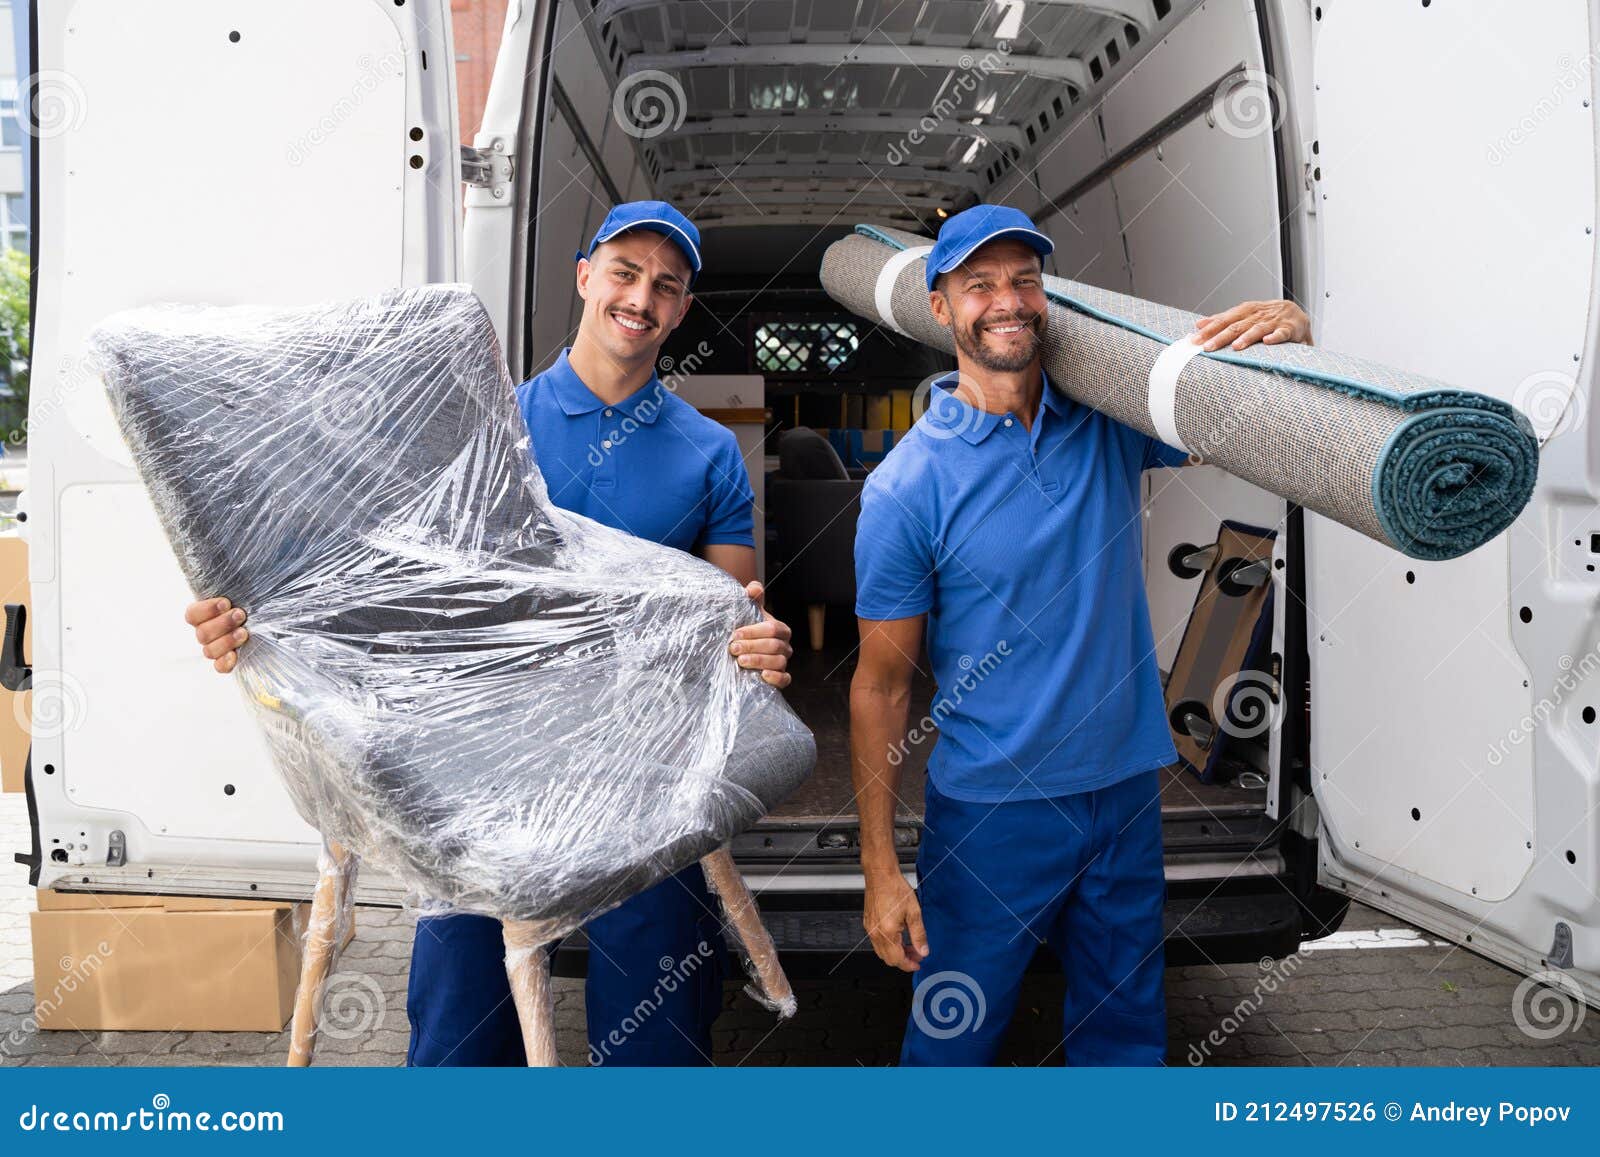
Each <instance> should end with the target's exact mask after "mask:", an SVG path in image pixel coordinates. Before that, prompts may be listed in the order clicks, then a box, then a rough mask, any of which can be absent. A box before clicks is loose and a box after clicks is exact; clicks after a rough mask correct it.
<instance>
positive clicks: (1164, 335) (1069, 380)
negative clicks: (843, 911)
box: [822, 225, 1539, 560]
mask: <svg viewBox="0 0 1600 1157" xmlns="http://www.w3.org/2000/svg"><path fill="white" fill-rule="evenodd" d="M929 244H930V242H929V240H928V238H926V237H919V236H917V235H916V234H913V233H905V232H901V231H899V230H896V229H887V228H879V227H876V226H871V225H860V226H857V228H856V231H855V232H854V233H853V234H851V235H850V236H848V237H845V238H843V239H841V240H839V241H836V242H835V243H834V244H833V245H831V246H829V247H828V250H827V253H826V254H825V255H824V257H823V261H822V284H823V287H824V288H825V289H826V290H827V291H828V293H829V294H830V295H832V297H833V298H834V300H836V301H838V302H839V303H840V304H841V305H843V306H845V307H846V308H847V309H850V310H851V311H852V312H854V313H857V314H860V315H861V316H862V317H865V318H867V319H868V320H870V321H873V322H877V323H879V324H882V325H886V326H888V327H889V328H891V329H894V330H896V331H897V332H899V333H903V334H905V335H906V336H907V337H910V338H913V339H915V340H917V341H920V342H923V343H925V344H927V345H931V346H935V347H937V348H939V349H943V350H945V351H946V352H951V353H953V352H954V350H955V342H954V339H953V338H952V337H951V334H950V331H949V330H947V329H946V328H944V327H943V326H941V325H940V324H939V323H938V322H937V321H935V320H934V317H933V313H932V311H931V310H930V309H929V306H928V292H927V287H926V281H925V273H924V270H925V265H926V262H925V257H926V252H927V247H928V245H929ZM1045 293H1046V296H1047V298H1048V299H1049V321H1048V328H1047V331H1046V337H1045V345H1044V358H1043V361H1044V368H1045V372H1046V373H1047V374H1048V375H1049V376H1050V380H1051V381H1052V382H1053V383H1054V384H1055V385H1056V386H1058V387H1059V388H1060V389H1061V390H1062V391H1063V392H1064V393H1066V394H1067V395H1068V396H1069V397H1071V398H1072V399H1073V400H1074V401H1077V402H1081V403H1083V404H1084V405H1087V406H1091V407H1093V408H1094V409H1097V410H1099V411H1101V412H1102V413H1105V414H1108V415H1110V416H1111V417H1113V418H1115V419H1117V420H1118V421H1119V422H1123V423H1125V424H1127V425H1129V426H1132V427H1134V428H1136V429H1139V430H1142V431H1144V432H1145V433H1147V434H1150V435H1152V436H1154V437H1157V438H1160V439H1161V440H1162V441H1163V442H1166V443H1168V444H1169V445H1173V446H1177V447H1179V448H1181V449H1184V450H1187V451H1189V452H1190V453H1191V454H1192V455H1194V456H1196V457H1197V458H1198V459H1200V460H1203V461H1206V462H1209V463H1212V464H1214V465H1217V466H1220V467H1222V468H1223V469H1225V470H1227V471H1228V472H1230V473H1232V474H1236V475H1238V476H1239V477H1240V478H1244V479H1246V480H1247V481H1250V482H1253V483H1255V484H1256V485H1257V486H1260V487H1261V488H1262V489H1264V490H1268V491H1271V492H1272V493H1274V494H1277V495H1279V496H1281V497H1283V498H1285V499H1288V500H1289V501H1291V502H1295V503H1298V504H1299V505H1301V506H1304V507H1306V508H1307V509H1309V510H1314V511H1316V512H1317V513H1318V514H1322V515H1325V516H1327V517H1328V518H1331V519H1333V520H1335V521H1336V522H1340V523H1343V524H1344V525H1345V526H1348V527H1350V528H1351V529H1352V530H1357V531H1360V532H1361V533H1362V534H1365V535H1367V536H1368V537H1369V538H1373V539H1376V540H1377V541H1379V542H1382V543H1385V544H1387V545H1389V546H1392V547H1394V548H1395V549H1396V550H1399V551H1401V552H1403V553H1405V554H1407V555H1410V556H1411V557H1412V558H1420V559H1434V560H1436V559H1448V558H1456V557H1458V556H1460V555H1463V554H1466V553H1467V552H1469V551H1472V550H1475V549H1476V548H1478V547H1479V546H1482V545H1483V544H1484V543H1485V542H1488V541H1489V540H1490V539H1491V538H1493V537H1494V536H1495V535H1497V534H1499V533H1500V532H1501V531H1503V530H1504V529H1505V528H1506V527H1507V526H1509V525H1510V524H1511V523H1512V521H1513V520H1514V519H1515V518H1516V517H1517V515H1518V514H1520V513H1521V511H1522V508H1523V507H1524V506H1525V505H1527V502H1528V499H1529V497H1530V496H1531V495H1532V493H1533V485H1534V479H1535V477H1536V475H1537V473H1538V464H1539V445H1538V441H1537V439H1536V438H1535V437H1534V433H1533V427H1532V426H1531V424H1530V423H1529V422H1528V419H1527V418H1526V417H1525V416H1524V415H1523V414H1522V413H1521V412H1520V411H1519V410H1517V408H1516V407H1514V406H1512V405H1510V404H1509V403H1507V402H1503V401H1501V400H1500V399H1498V398H1492V397H1489V396H1488V395H1486V394H1479V393H1475V392H1473V391H1470V390H1459V389H1456V388H1454V387H1452V386H1449V385H1446V384H1445V383H1443V382H1439V381H1434V380H1432V379H1430V378H1425V377H1421V376H1419V375H1417V374H1412V373H1407V372H1406V371H1403V370H1397V369H1393V368H1391V367H1389V366H1383V365H1379V364H1378V363H1376V362H1370V361H1366V360H1364V359H1362V358H1356V357H1351V356H1348V355H1346V354H1338V353H1333V352H1330V351H1328V350H1324V349H1321V348H1318V347H1313V346H1307V345H1298V344H1285V345H1272V346H1268V345H1256V346H1253V347H1251V348H1250V349H1248V350H1244V351H1240V352H1235V351H1233V350H1221V351H1218V352H1216V353H1199V352H1198V347H1197V346H1194V345H1193V344H1192V343H1191V342H1190V341H1189V340H1188V338H1189V335H1191V334H1192V333H1193V331H1194V322H1195V318H1196V317H1197V316H1198V315H1196V314H1192V313H1188V312H1187V311H1185V310H1181V309H1174V308H1172V307H1170V306H1165V305H1157V304H1155V303H1154V302H1149V301H1145V300H1142V299H1140V298H1137V297H1130V296H1128V295H1127V294H1122V293H1113V292H1111V291H1110V290H1106V289H1098V288H1096V287H1094V286H1092V285H1085V284H1083V283H1082V282H1078V281H1069V280H1067V279H1065V278H1059V277H1046V278H1045Z"/></svg>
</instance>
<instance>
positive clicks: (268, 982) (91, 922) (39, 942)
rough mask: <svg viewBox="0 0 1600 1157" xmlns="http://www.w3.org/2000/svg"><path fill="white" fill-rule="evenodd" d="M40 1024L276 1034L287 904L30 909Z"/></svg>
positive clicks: (290, 914) (283, 989)
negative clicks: (222, 908)
mask: <svg viewBox="0 0 1600 1157" xmlns="http://www.w3.org/2000/svg"><path fill="white" fill-rule="evenodd" d="M30 919H31V923H32V932H33V992H34V1017H35V1020H36V1021H37V1022H38V1026H39V1028H40V1029H81V1030H85V1031H93V1030H102V1029H110V1030H117V1029H134V1030H153V1031H168V1030H171V1031H175V1032H193V1031H211V1032H277V1031H279V1030H281V1029H282V1028H283V1027H284V1025H286V1024H287V1023H288V1021H289V1018H290V1016H291V1015H292V1014H293V1011H294V994H295V985H296V983H297V982H298V980H299V975H300V936H299V927H298V922H297V920H296V912H295V909H294V907H293V906H290V905H271V904H269V905H266V906H263V907H256V908H246V909H242V910H235V911H215V910H211V911H205V910H202V911H193V910H189V911H184V910H173V909H171V908H168V907H166V906H154V905H152V906H144V907H140V906H136V905H131V904H130V905H118V906H111V907H101V908H93V909H90V908H75V909H56V910H50V911H42V912H33V913H30Z"/></svg>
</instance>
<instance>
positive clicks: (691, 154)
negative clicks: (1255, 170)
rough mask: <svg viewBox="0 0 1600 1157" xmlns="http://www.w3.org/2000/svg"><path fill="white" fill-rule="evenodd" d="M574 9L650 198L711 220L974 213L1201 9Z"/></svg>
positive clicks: (1013, 5) (725, 5)
mask: <svg viewBox="0 0 1600 1157" xmlns="http://www.w3.org/2000/svg"><path fill="white" fill-rule="evenodd" d="M576 2H577V3H578V4H579V6H580V9H587V13H586V16H585V19H584V23H585V25H586V27H587V30H588V33H589V35H590V37H591V39H592V40H593V42H594V44H595V46H596V50H597V52H598V54H599V56H600V58H601V60H602V61H603V62H604V63H605V66H606V68H607V70H608V71H609V73H610V82H611V88H612V92H613V96H614V98H615V99H614V110H615V111H616V115H617V116H618V117H619V120H620V119H622V118H624V117H625V116H627V115H631V114H627V113H624V111H623V109H624V107H627V108H634V109H638V110H642V112H643V113H644V114H646V115H648V116H651V117H653V118H655V119H652V120H650V121H649V122H648V123H632V124H624V125H623V127H624V129H625V131H628V132H629V134H630V135H631V136H633V137H634V138H635V143H636V146H637V148H638V151H639V154H640V157H641V162H642V164H643V166H644V168H645V171H646V172H647V173H648V174H649V176H650V178H651V180H652V182H653V184H654V186H655V189H656V191H657V193H659V194H660V195H661V196H665V197H677V198H679V199H680V200H681V201H682V202H683V203H684V207H685V209H686V211H689V212H690V215H691V216H693V217H695V219H696V220H698V221H700V222H701V223H703V224H707V225H712V224H731V223H735V222H737V223H740V224H750V223H752V222H753V221H765V222H768V223H772V224H778V223H811V222H813V221H814V220H816V219H822V220H828V219H831V218H832V217H834V216H837V215H838V214H839V213H840V212H843V211H846V210H847V209H853V208H855V207H856V206H862V207H867V208H870V209H871V210H872V215H874V216H889V217H893V218H905V219H907V220H910V221H919V220H920V221H924V222H925V221H927V220H929V219H930V218H931V217H933V216H934V214H935V213H936V212H938V211H941V210H942V211H944V212H953V211H955V210H957V209H960V208H964V207H965V206H966V205H968V204H970V203H972V202H973V201H974V200H976V199H978V198H979V197H981V196H982V195H983V193H984V192H985V190H987V189H988V188H989V187H990V186H991V185H992V184H994V182H995V181H996V180H998V179H1000V178H1001V177H1002V176H1004V175H1005V174H1006V173H1007V172H1009V171H1010V169H1011V168H1012V167H1013V166H1015V165H1017V164H1018V163H1020V162H1022V161H1023V159H1024V158H1025V157H1026V156H1027V154H1028V153H1029V151H1030V150H1031V149H1032V147H1033V146H1035V145H1036V144H1038V143H1040V142H1041V141H1042V140H1043V139H1044V137H1045V136H1046V135H1048V134H1049V133H1050V132H1052V131H1053V130H1054V129H1057V128H1059V127H1060V125H1061V124H1063V123H1064V122H1066V121H1068V120H1070V119H1072V117H1073V116H1074V115H1076V113H1078V112H1080V111H1082V107H1083V105H1084V102H1085V101H1086V99H1088V98H1090V97H1091V96H1092V94H1093V93H1094V92H1095V90H1096V89H1097V88H1099V87H1101V86H1103V85H1104V84H1105V83H1106V82H1107V81H1108V80H1109V79H1110V78H1111V75H1112V73H1113V71H1114V70H1116V69H1117V67H1118V65H1119V64H1120V63H1122V62H1124V61H1126V60H1128V59H1129V58H1130V57H1131V56H1132V55H1133V49H1134V47H1135V46H1136V45H1140V44H1143V45H1144V46H1145V47H1146V48H1148V46H1149V44H1150V43H1151V42H1153V41H1154V40H1155V39H1159V37H1160V36H1161V35H1162V34H1164V32H1165V31H1166V28H1167V27H1169V26H1170V25H1171V24H1172V23H1173V22H1174V21H1175V19H1176V13H1175V12H1174V9H1175V8H1180V9H1187V8H1188V7H1189V6H1190V3H1191V2H1192V0H576ZM629 101H635V102H637V103H634V104H629V103H628V102H629ZM868 190H870V198H871V199H868V193H867V191H868ZM769 206H770V210H769V208H768V207H769Z"/></svg>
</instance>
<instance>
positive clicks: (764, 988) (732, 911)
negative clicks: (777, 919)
mask: <svg viewBox="0 0 1600 1157" xmlns="http://www.w3.org/2000/svg"><path fill="white" fill-rule="evenodd" d="M700 868H701V870H702V871H703V872H705V874H706V883H708V884H710V885H711V890H712V891H713V892H715V893H716V894H717V897H718V898H719V899H720V900H721V901H722V910H723V911H724V912H725V913H726V914H727V917H728V924H729V926H730V927H732V929H733V931H734V934H735V935H736V936H738V937H739V941H740V943H742V944H743V945H744V950H745V952H746V953H747V954H748V955H749V957H750V964H751V967H752V968H754V969H755V974H756V980H757V982H758V983H759V984H760V986H761V991H760V992H754V991H752V992H751V995H752V996H755V997H756V998H757V999H759V1000H760V1001H761V1003H763V1004H765V1005H766V1006H767V1007H769V1008H771V1009H773V1010H774V1011H776V1012H777V1013H778V1015H779V1016H782V1017H784V1018H788V1017H791V1016H793V1015H794V1014H795V1009H796V1007H797V1005H796V1002H795V998H794V989H793V988H791V987H790V986H789V978H788V977H787V976H786V975H784V971H783V964H782V962H781V961H779V959H778V949H777V946H776V945H774V944H773V943H772V934H771V933H770V932H768V931H767V926H766V925H765V924H763V923H762V922H761V910H760V909H759V908H757V907H756V900H755V897H754V896H752V895H751V894H750V889H749V888H748V887H746V886H745V882H744V877H743V876H741V875H739V869H738V868H737V867H735V866H734V863H733V855H732V853H730V852H729V851H728V849H727V848H718V849H717V850H716V851H714V852H712V853H711V854H710V855H709V856H707V857H706V858H705V859H703V860H701V861H700Z"/></svg>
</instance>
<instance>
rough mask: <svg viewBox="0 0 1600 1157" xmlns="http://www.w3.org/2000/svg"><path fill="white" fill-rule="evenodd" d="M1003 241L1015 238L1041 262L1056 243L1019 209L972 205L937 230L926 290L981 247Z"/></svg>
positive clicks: (1006, 206)
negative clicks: (1030, 247)
mask: <svg viewBox="0 0 1600 1157" xmlns="http://www.w3.org/2000/svg"><path fill="white" fill-rule="evenodd" d="M1002 237H1015V238H1016V239H1017V240H1018V241H1023V242H1026V243H1027V244H1028V245H1031V246H1032V247H1033V251H1034V252H1035V253H1037V254H1038V255H1039V259H1040V260H1041V261H1042V260H1044V259H1045V258H1046V257H1049V256H1050V254H1052V253H1054V252H1055V248H1056V247H1055V242H1053V241H1051V240H1050V238H1048V237H1046V236H1045V235H1044V234H1043V233H1041V232H1039V227H1038V226H1037V225H1035V224H1034V223H1033V221H1032V219H1030V218H1029V216H1028V215H1027V214H1026V213H1024V212H1023V211H1022V210H1021V209H1013V208H1012V207H1011V206H1010V205H974V206H973V207H972V208H970V209H963V210H962V211H961V212H959V213H957V214H956V215H955V216H953V217H951V218H949V219H948V220H947V221H945V223H944V224H943V225H942V226H941V227H940V229H939V237H938V239H937V240H936V241H934V243H933V252H932V253H929V254H928V289H929V290H930V291H931V290H932V289H933V283H934V281H936V280H937V279H938V277H939V274H941V273H949V272H950V271H951V270H952V269H954V268H955V267H956V266H958V265H960V264H961V263H962V262H963V261H965V260H966V259H967V258H969V257H971V256H972V254H973V252H974V251H975V250H976V249H977V248H978V246H980V245H987V244H988V243H989V242H991V241H996V240H999V239H1000V238H1002Z"/></svg>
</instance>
